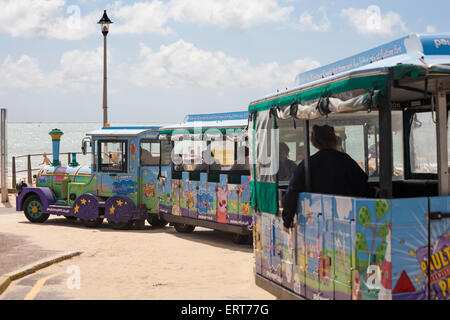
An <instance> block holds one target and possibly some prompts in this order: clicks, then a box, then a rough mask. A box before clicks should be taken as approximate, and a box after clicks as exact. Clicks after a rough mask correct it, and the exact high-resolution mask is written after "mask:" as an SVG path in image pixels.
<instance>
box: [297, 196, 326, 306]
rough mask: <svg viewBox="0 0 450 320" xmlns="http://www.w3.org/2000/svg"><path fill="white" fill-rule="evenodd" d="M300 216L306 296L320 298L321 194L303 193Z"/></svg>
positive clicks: (321, 247)
mask: <svg viewBox="0 0 450 320" xmlns="http://www.w3.org/2000/svg"><path fill="white" fill-rule="evenodd" d="M301 199H302V202H301V204H302V211H301V212H302V216H303V218H304V219H305V220H306V221H305V223H304V227H305V242H304V245H305V253H306V297H307V298H308V299H319V298H320V263H321V257H322V250H323V235H322V228H323V215H322V196H320V195H312V194H303V195H302V197H301Z"/></svg>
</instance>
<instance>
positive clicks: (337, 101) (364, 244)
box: [16, 35, 450, 300]
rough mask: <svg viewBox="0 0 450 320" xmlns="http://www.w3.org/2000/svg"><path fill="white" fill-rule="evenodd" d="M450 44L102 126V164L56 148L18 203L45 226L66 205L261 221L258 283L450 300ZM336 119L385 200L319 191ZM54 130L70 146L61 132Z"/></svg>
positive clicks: (228, 224)
mask: <svg viewBox="0 0 450 320" xmlns="http://www.w3.org/2000/svg"><path fill="white" fill-rule="evenodd" d="M449 43H450V37H448V36H445V35H444V36H441V35H438V36H433V35H427V36H422V35H409V36H406V37H403V38H401V39H398V40H396V41H393V42H391V43H388V44H385V45H383V46H380V47H377V48H375V49H372V50H369V51H366V52H363V53H361V54H359V55H356V56H352V57H349V58H347V59H344V60H342V61H338V62H336V63H334V64H331V65H328V66H325V67H322V68H318V69H315V70H311V71H309V72H306V73H304V74H300V75H299V76H298V77H297V82H298V86H297V88H295V89H293V90H289V91H286V92H282V93H278V94H277V95H274V96H268V97H265V98H262V99H259V100H256V101H254V102H252V103H250V106H249V110H248V113H230V114H215V115H197V116H195V115H194V116H189V117H188V119H187V120H186V121H185V122H184V123H182V124H179V125H173V126H168V127H165V128H161V127H157V128H102V129H101V130H98V131H96V132H93V133H91V134H89V139H86V140H85V141H84V143H83V146H84V149H86V147H87V144H89V143H90V144H91V145H92V152H91V155H92V165H91V167H90V168H87V167H85V168H80V167H79V166H77V165H76V162H75V163H73V164H72V165H69V166H61V165H60V163H59V160H58V152H55V151H54V152H53V153H54V154H55V153H56V156H55V159H54V163H53V165H52V166H48V167H46V168H44V169H43V170H41V172H40V173H39V175H38V186H37V187H35V188H33V187H30V188H23V189H22V191H21V193H20V194H19V196H18V197H17V206H16V207H17V210H19V211H20V210H24V211H25V215H26V216H27V218H28V219H29V220H31V221H34V222H43V221H45V220H46V219H47V218H48V215H49V214H58V215H64V216H67V217H71V218H80V219H81V220H82V221H83V222H84V223H85V224H86V225H87V226H91V227H95V226H98V225H99V224H100V223H102V221H103V219H105V218H106V219H107V220H108V222H109V223H111V224H112V225H113V226H114V227H116V228H129V227H130V225H131V223H132V222H133V221H136V220H144V219H148V220H149V222H150V223H151V224H152V225H155V226H158V225H159V226H162V225H165V224H166V223H167V222H170V223H172V224H173V225H174V226H175V227H176V228H177V230H178V231H180V232H191V231H193V228H194V227H195V226H206V227H208V228H212V229H218V230H224V231H230V232H233V233H234V234H235V235H236V236H235V240H236V241H237V242H245V241H247V240H248V237H249V234H250V230H251V229H253V247H254V257H255V265H254V268H255V269H254V270H255V282H256V284H257V285H258V286H260V287H262V288H264V289H265V290H268V291H269V292H271V293H272V294H274V295H275V296H277V297H278V298H281V299H335V300H341V299H342V300H374V299H387V300H405V299H410V300H411V299H418V300H449V299H450V196H449V195H450V179H449V170H448V168H449V144H448V136H449V132H448V112H449V104H448V98H449V94H448V93H449V91H450V46H449ZM247 117H248V120H247ZM200 122H201V123H202V124H201V125H200ZM205 122H207V124H205ZM323 124H328V125H331V126H333V127H335V129H336V133H337V134H338V136H339V146H338V147H339V149H340V150H341V151H344V152H346V153H348V154H349V155H350V156H352V157H353V158H354V159H355V160H356V161H357V162H358V163H359V164H360V166H361V168H362V169H363V170H364V171H365V172H366V173H367V174H368V176H369V180H370V183H371V184H372V185H373V186H374V187H377V188H378V190H379V193H378V197H377V198H375V199H364V198H351V197H342V196H334V195H326V194H315V193H312V192H311V190H312V189H311V188H312V186H311V183H310V181H311V179H310V177H311V175H313V174H314V172H311V170H310V169H309V168H310V166H309V162H310V155H312V154H313V153H314V152H315V151H316V150H315V149H314V147H313V146H312V145H311V143H310V129H311V127H312V126H313V125H323ZM51 134H52V137H53V140H54V146H55V148H59V136H60V134H61V132H58V130H54V131H53V132H52V133H51ZM58 135H59V136H58ZM282 146H283V147H282ZM286 146H287V149H288V150H287V156H288V158H289V159H290V161H292V162H295V163H296V164H298V163H300V162H301V161H304V166H305V173H306V178H305V186H306V190H305V192H303V193H300V194H298V214H297V218H296V220H295V224H294V228H293V229H292V230H290V232H289V233H286V232H285V231H284V230H283V219H282V213H283V203H282V199H283V195H284V194H285V192H286V189H287V187H288V183H289V178H287V179H286V177H282V176H281V174H280V172H279V170H278V169H279V168H280V167H281V164H280V151H281V148H283V149H284V150H286ZM247 151H248V154H249V159H248V160H245V161H244V162H242V164H241V166H240V167H234V165H231V164H232V163H235V162H236V160H237V159H238V158H242V155H244V156H243V159H246V154H247ZM239 155H241V156H239ZM206 158H211V159H215V160H217V161H208V162H207V163H203V162H200V160H199V159H202V161H203V160H205V159H206ZM199 162H200V163H199ZM197 164H198V167H197ZM194 165H195V166H194Z"/></svg>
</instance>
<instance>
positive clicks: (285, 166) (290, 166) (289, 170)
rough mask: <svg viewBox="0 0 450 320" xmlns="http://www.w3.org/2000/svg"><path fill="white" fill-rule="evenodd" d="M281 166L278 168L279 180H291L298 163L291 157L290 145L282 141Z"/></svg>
mask: <svg viewBox="0 0 450 320" xmlns="http://www.w3.org/2000/svg"><path fill="white" fill-rule="evenodd" d="M279 149H280V150H279V151H280V152H279V156H280V167H279V169H278V180H279V181H289V179H290V178H291V176H292V174H293V173H294V171H295V168H296V167H297V164H296V163H295V162H294V161H292V160H290V159H289V151H290V150H289V147H288V145H287V144H286V143H284V142H281V143H280V148H279Z"/></svg>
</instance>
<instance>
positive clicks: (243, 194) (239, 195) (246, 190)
mask: <svg viewBox="0 0 450 320" xmlns="http://www.w3.org/2000/svg"><path fill="white" fill-rule="evenodd" d="M227 217H228V222H229V223H230V224H235V225H240V226H249V225H251V223H252V212H251V204H250V177H249V176H242V177H241V184H240V185H234V184H229V185H228V210H227Z"/></svg>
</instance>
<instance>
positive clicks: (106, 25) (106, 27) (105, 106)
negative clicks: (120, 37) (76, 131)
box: [98, 10, 113, 126]
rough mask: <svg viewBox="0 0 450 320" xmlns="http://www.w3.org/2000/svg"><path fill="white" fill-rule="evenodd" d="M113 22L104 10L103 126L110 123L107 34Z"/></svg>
mask: <svg viewBox="0 0 450 320" xmlns="http://www.w3.org/2000/svg"><path fill="white" fill-rule="evenodd" d="M111 23H113V22H112V21H111V20H110V19H109V18H108V15H107V14H106V10H105V11H104V12H103V17H102V18H101V19H100V21H99V22H98V24H100V26H101V29H102V33H103V38H104V43H103V126H105V125H106V124H107V123H108V111H107V109H108V97H107V75H106V72H107V61H106V51H107V50H106V36H107V35H108V32H109V25H110V24H111Z"/></svg>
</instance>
